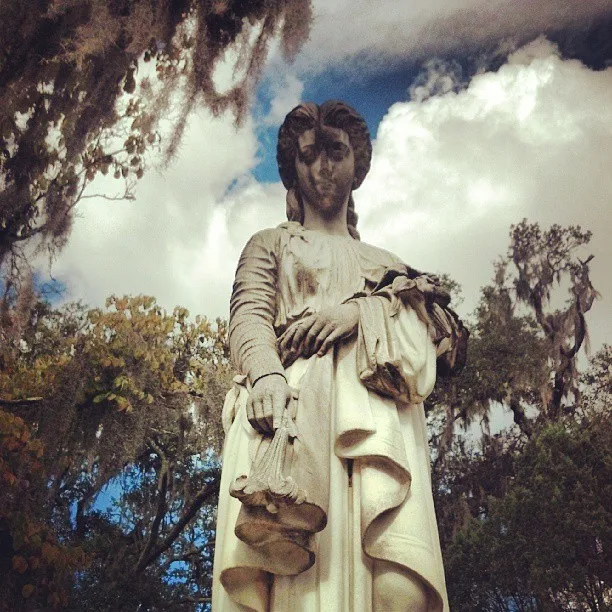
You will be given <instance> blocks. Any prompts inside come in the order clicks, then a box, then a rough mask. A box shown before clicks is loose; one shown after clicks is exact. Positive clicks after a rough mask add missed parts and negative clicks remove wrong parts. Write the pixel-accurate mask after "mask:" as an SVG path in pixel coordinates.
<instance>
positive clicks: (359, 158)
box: [276, 100, 372, 240]
mask: <svg viewBox="0 0 612 612" xmlns="http://www.w3.org/2000/svg"><path fill="white" fill-rule="evenodd" d="M317 125H326V126H330V127H335V128H340V129H341V130H343V131H345V132H346V133H347V134H348V137H349V141H350V143H351V147H352V148H353V153H354V155H355V178H354V180H353V190H355V189H357V188H358V187H359V186H360V185H361V183H362V182H363V179H365V177H366V174H367V173H368V171H369V169H370V160H371V159H372V142H371V140H370V134H369V132H368V126H367V124H366V122H365V120H364V119H363V117H362V116H361V115H360V114H359V113H358V112H357V111H356V110H355V109H354V108H352V107H350V106H349V105H348V104H345V103H344V102H339V101H337V100H328V101H327V102H324V103H323V104H321V106H319V105H317V104H314V103H313V102H305V103H303V104H300V105H299V106H296V107H295V108H294V109H293V110H292V111H291V112H290V113H289V114H288V115H287V116H286V117H285V121H283V124H282V125H281V126H280V129H279V130H278V147H277V150H276V161H277V163H278V172H279V174H280V177H281V180H282V181H283V185H284V186H285V187H286V188H287V219H288V220H289V221H298V222H299V223H304V205H303V203H302V198H301V196H300V193H299V189H298V183H297V174H296V171H295V158H296V155H297V141H298V137H299V136H300V135H301V134H303V133H304V132H305V131H306V130H310V129H313V128H315V127H316V126H317ZM357 219H358V217H357V213H356V212H355V202H354V200H353V195H352V194H351V196H350V198H349V204H348V210H347V212H346V224H347V226H348V231H349V233H350V235H351V236H352V237H353V238H355V239H356V240H359V232H358V231H357Z"/></svg>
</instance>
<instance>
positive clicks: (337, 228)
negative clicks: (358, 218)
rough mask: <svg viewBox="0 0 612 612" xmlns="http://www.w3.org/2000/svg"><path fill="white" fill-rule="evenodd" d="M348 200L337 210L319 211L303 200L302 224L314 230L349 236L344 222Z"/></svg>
mask: <svg viewBox="0 0 612 612" xmlns="http://www.w3.org/2000/svg"><path fill="white" fill-rule="evenodd" d="M347 208H348V200H347V201H346V202H345V203H344V205H343V206H342V207H339V208H338V210H335V211H332V212H327V211H321V210H319V209H317V208H316V207H314V206H309V205H308V203H307V202H304V221H303V223H302V225H303V226H304V228H306V229H308V230H315V231H317V232H321V233H323V234H330V235H332V236H350V233H349V230H348V225H347V222H346V212H347Z"/></svg>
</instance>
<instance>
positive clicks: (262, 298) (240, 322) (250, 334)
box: [229, 230, 285, 383]
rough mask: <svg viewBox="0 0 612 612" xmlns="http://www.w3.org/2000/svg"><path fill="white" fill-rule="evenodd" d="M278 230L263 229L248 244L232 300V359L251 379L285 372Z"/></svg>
mask: <svg viewBox="0 0 612 612" xmlns="http://www.w3.org/2000/svg"><path fill="white" fill-rule="evenodd" d="M277 241H278V233H277V232H275V231H274V230H263V231H261V232H258V233H256V234H255V235H254V236H253V237H252V238H251V239H250V240H249V242H248V243H247V245H246V246H245V247H244V250H243V251H242V254H241V256H240V260H239V261H238V268H237V270H236V278H235V280H234V288H233V291H232V297H231V300H230V326H229V342H230V352H231V356H232V361H233V362H234V365H235V366H236V367H237V368H238V370H239V371H240V372H241V373H242V374H245V375H246V376H248V378H249V380H250V381H251V383H253V382H254V381H255V380H257V378H259V377H260V376H263V375H265V374H271V373H278V374H283V375H284V372H285V370H284V368H283V366H282V364H281V361H280V358H279V356H278V352H277V349H276V334H275V333H274V327H273V322H274V317H275V313H276V293H277V291H276V284H277V276H278V274H277V269H278V266H277V256H276V253H277V252H278V251H277V249H276V246H277V245H276V243H277Z"/></svg>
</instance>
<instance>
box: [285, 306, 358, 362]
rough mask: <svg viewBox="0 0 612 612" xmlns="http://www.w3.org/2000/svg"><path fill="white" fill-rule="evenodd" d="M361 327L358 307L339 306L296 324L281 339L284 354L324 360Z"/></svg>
mask: <svg viewBox="0 0 612 612" xmlns="http://www.w3.org/2000/svg"><path fill="white" fill-rule="evenodd" d="M358 324H359V308H358V307H357V304H353V303H350V302H349V303H348V304H340V305H339V306H335V307H334V308H327V309H325V310H322V311H321V312H318V313H316V314H313V315H310V316H308V317H305V318H304V319H301V320H300V321H296V322H295V323H293V325H291V326H290V327H289V328H287V330H286V331H285V333H284V334H283V335H282V336H281V337H280V339H279V348H280V351H281V354H287V353H293V354H295V355H298V356H299V357H304V358H308V357H311V356H312V355H314V354H315V353H316V354H317V355H319V357H322V356H323V355H325V353H327V351H328V350H329V349H330V348H331V347H332V346H333V345H334V343H336V342H338V341H339V340H344V339H345V338H350V337H351V336H352V335H353V334H354V333H355V332H356V331H357V325H358Z"/></svg>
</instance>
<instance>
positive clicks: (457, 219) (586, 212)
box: [356, 39, 612, 345]
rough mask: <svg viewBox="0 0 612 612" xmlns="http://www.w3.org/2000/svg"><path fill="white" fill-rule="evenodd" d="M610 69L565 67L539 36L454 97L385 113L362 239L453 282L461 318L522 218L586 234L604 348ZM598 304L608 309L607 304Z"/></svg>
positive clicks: (610, 290)
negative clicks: (459, 294) (462, 299)
mask: <svg viewBox="0 0 612 612" xmlns="http://www.w3.org/2000/svg"><path fill="white" fill-rule="evenodd" d="M611 89H612V69H608V70H606V71H601V72H594V71H591V70H589V69H587V68H586V67H585V66H584V65H582V64H581V63H580V62H578V61H563V60H561V59H560V58H559V56H558V53H557V50H556V49H555V48H554V46H553V45H551V44H550V43H549V42H548V41H546V40H543V39H539V40H537V41H535V42H533V43H531V44H530V45H528V46H526V47H525V48H523V49H521V50H519V51H517V52H516V53H515V54H514V55H512V56H511V57H510V60H509V62H508V64H506V65H504V66H503V67H502V68H501V69H500V70H499V71H498V72H496V73H486V74H482V75H478V76H476V77H474V78H473V80H472V81H471V83H470V85H469V87H468V88H467V89H465V90H463V91H461V92H459V93H448V94H446V95H442V96H437V97H432V98H429V99H427V100H425V101H423V102H422V103H418V102H416V101H413V102H405V103H398V104H395V105H393V106H392V107H391V108H390V109H389V112H388V114H387V115H386V117H385V118H384V119H383V121H382V122H381V124H380V126H379V129H378V139H377V141H376V142H375V145H374V156H373V164H372V170H371V172H370V174H369V175H368V177H367V179H366V181H365V182H364V184H363V186H362V187H361V189H360V190H359V191H357V192H356V203H357V210H358V212H359V213H360V215H361V222H360V230H361V234H362V237H363V238H364V239H365V240H367V241H368V242H372V243H374V244H378V245H381V246H385V247H386V248H388V249H390V250H392V251H394V252H396V253H397V254H398V255H400V256H401V257H402V258H403V259H405V261H407V263H410V264H411V265H414V266H415V267H417V268H421V269H426V270H431V271H436V272H438V271H439V272H448V273H450V274H451V275H452V276H453V277H454V278H455V279H456V280H458V281H459V282H461V283H462V285H463V287H464V292H465V294H466V298H467V299H466V303H465V307H464V310H470V309H471V308H473V306H474V304H475V299H477V297H478V295H479V289H480V287H481V286H482V285H484V284H485V283H487V282H488V280H489V278H490V277H491V272H492V267H491V262H492V261H493V260H494V259H495V258H496V256H497V255H498V254H502V253H504V252H505V251H506V248H507V245H508V230H509V226H510V224H512V223H518V222H519V221H520V220H521V219H522V218H523V217H527V218H528V219H529V220H530V221H538V222H540V223H541V224H542V225H545V226H548V225H550V224H552V223H560V224H562V225H568V224H580V225H582V226H583V227H584V228H588V229H591V230H592V231H593V232H594V238H593V241H592V243H591V245H590V247H589V252H592V253H594V254H595V256H596V257H595V260H594V261H593V263H592V271H593V282H594V285H595V287H596V288H598V289H599V290H600V291H601V293H602V296H603V300H601V301H600V302H598V303H597V304H596V306H595V307H594V309H593V312H592V316H591V318H590V320H591V326H592V327H591V329H592V334H593V338H594V341H595V342H594V344H595V345H597V344H598V341H599V342H601V341H602V339H603V340H606V339H607V340H608V341H609V340H610V337H612V323H611V322H610V320H609V317H608V316H606V314H605V313H606V312H609V304H610V301H611V300H612V282H611V279H610V275H609V267H610V263H611V262H612V248H611V247H610V240H609V236H610V235H611V234H612V216H611V215H610V208H611V201H612V174H611V173H610V171H609V151H610V150H611V149H612V107H611V106H610V104H609V96H610V91H611ZM606 305H607V306H606Z"/></svg>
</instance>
